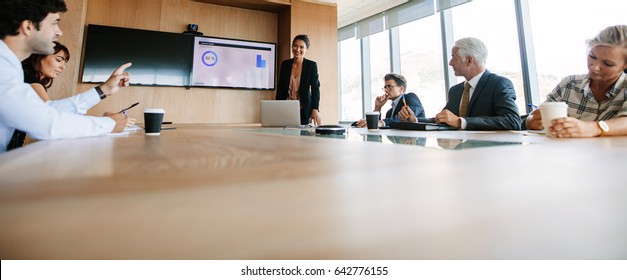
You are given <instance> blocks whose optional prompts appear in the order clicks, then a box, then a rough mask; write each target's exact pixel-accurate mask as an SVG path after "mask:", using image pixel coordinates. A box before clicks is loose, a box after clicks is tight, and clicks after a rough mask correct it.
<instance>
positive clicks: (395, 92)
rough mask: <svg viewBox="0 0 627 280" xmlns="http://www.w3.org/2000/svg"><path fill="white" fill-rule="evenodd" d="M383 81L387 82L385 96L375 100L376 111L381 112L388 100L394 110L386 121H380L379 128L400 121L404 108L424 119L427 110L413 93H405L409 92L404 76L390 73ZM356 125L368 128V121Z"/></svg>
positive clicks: (389, 112) (387, 116) (361, 121)
mask: <svg viewBox="0 0 627 280" xmlns="http://www.w3.org/2000/svg"><path fill="white" fill-rule="evenodd" d="M383 80H385V85H384V86H383V91H385V94H383V95H381V96H377V98H376V99H375V101H374V111H375V112H381V107H383V105H385V103H387V102H388V100H392V108H391V109H390V110H388V111H387V113H386V114H385V118H384V119H382V120H379V127H386V126H389V125H390V123H392V122H398V121H400V119H399V118H398V112H400V111H401V108H403V107H408V108H409V109H411V111H412V112H414V113H413V114H414V116H415V117H416V118H424V116H425V110H424V109H423V108H422V103H420V99H419V98H418V96H417V95H416V94H415V93H413V92H410V93H405V91H406V90H407V80H406V79H405V77H403V75H400V74H394V73H390V74H387V75H385V77H384V78H383ZM355 125H356V126H357V127H366V120H365V119H361V120H358V121H356V122H355Z"/></svg>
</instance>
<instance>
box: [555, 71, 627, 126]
mask: <svg viewBox="0 0 627 280" xmlns="http://www.w3.org/2000/svg"><path fill="white" fill-rule="evenodd" d="M605 95H606V96H607V97H608V98H609V99H607V100H605V101H603V102H601V103H599V102H597V100H596V99H595V98H594V95H593V94H592V91H591V90H590V78H588V75H587V74H585V75H573V76H568V77H566V78H564V79H563V80H562V81H561V82H560V83H559V84H558V85H557V87H555V89H553V91H552V92H551V93H550V94H549V95H547V98H546V102H560V101H563V102H566V104H568V116H569V117H573V118H577V119H580V120H582V121H599V120H609V119H611V118H615V117H627V74H625V73H622V74H621V76H620V78H618V81H616V83H615V84H614V86H613V87H612V88H611V89H610V90H609V91H608V92H606V93H605Z"/></svg>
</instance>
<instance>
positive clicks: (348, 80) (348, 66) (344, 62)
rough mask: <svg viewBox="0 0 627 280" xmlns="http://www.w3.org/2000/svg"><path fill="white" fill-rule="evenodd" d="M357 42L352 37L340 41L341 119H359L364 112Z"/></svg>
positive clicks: (359, 49)
mask: <svg viewBox="0 0 627 280" xmlns="http://www.w3.org/2000/svg"><path fill="white" fill-rule="evenodd" d="M359 42H360V40H358V39H355V38H354V37H353V38H350V39H346V40H344V41H342V42H340V65H341V66H340V70H341V71H340V87H341V93H342V94H341V95H340V97H341V104H340V105H341V112H340V120H341V121H351V122H352V121H355V120H359V119H361V118H363V114H364V112H363V110H362V108H363V95H362V88H361V48H360V46H359Z"/></svg>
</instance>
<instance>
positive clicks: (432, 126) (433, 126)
mask: <svg viewBox="0 0 627 280" xmlns="http://www.w3.org/2000/svg"><path fill="white" fill-rule="evenodd" d="M390 128H394V129H401V130H423V131H429V130H457V128H454V127H452V126H449V125H448V124H444V123H442V124H437V123H426V122H417V123H408V122H392V123H391V124H390Z"/></svg>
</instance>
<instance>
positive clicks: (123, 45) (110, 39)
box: [81, 24, 194, 86]
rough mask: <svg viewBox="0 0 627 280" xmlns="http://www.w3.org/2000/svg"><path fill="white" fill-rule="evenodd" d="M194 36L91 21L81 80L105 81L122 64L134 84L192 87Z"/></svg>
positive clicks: (87, 81) (89, 81)
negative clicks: (128, 65)
mask: <svg viewBox="0 0 627 280" xmlns="http://www.w3.org/2000/svg"><path fill="white" fill-rule="evenodd" d="M193 44H194V36H190V35H183V34H178V33H169V32H159V31H149V30H139V29H130V28H121V27H112V26H101V25H92V24H90V25H89V26H88V27H87V38H86V40H85V55H84V59H83V72H82V79H81V81H82V82H84V83H102V82H104V81H106V80H107V79H108V78H109V76H110V75H111V73H112V72H113V71H114V70H115V69H116V68H118V67H119V66H120V65H122V64H124V63H126V62H132V63H133V66H131V67H130V68H128V69H127V71H128V72H130V73H131V84H132V85H148V86H155V85H156V86H190V85H191V71H192V53H193V50H194V46H193Z"/></svg>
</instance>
